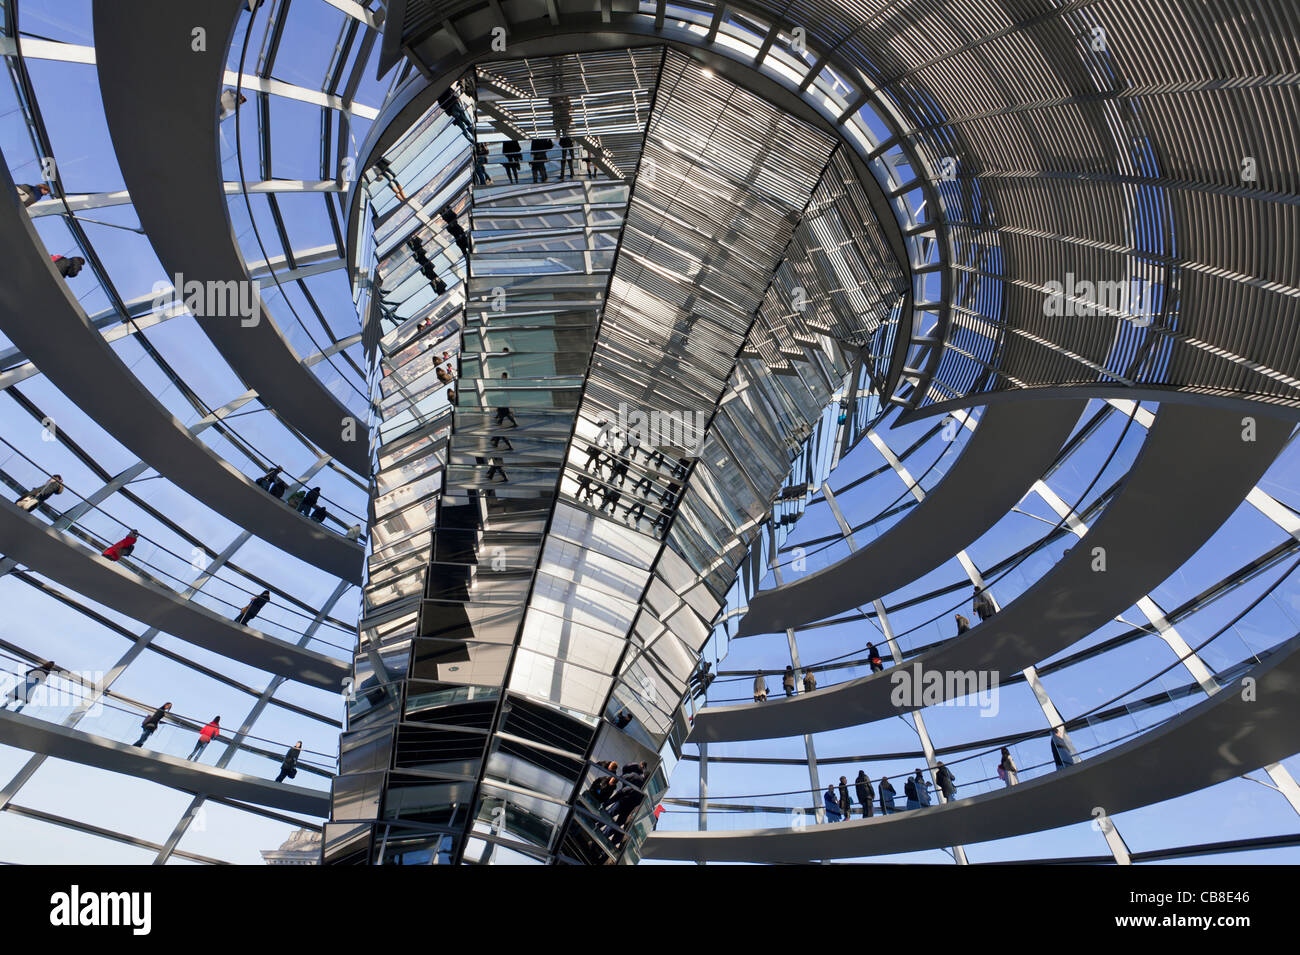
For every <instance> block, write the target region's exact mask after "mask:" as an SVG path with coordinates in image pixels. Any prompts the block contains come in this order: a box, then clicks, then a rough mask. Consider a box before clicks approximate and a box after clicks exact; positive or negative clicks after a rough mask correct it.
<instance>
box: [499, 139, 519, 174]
mask: <svg viewBox="0 0 1300 955" xmlns="http://www.w3.org/2000/svg"><path fill="white" fill-rule="evenodd" d="M522 155H523V150H521V149H520V148H519V143H518V142H516V141H515V140H513V139H507V140H506V141H505V142H504V143H502V144H501V165H503V166H505V167H506V178H507V179H509V180H510V181H511V182H512V183H515V184H516V185H518V183H519V165H520V162H519V160H520V157H521V156H522Z"/></svg>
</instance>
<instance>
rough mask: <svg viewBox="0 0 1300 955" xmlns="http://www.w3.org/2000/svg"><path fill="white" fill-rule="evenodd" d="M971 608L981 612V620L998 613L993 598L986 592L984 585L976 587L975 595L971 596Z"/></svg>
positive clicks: (978, 612)
mask: <svg viewBox="0 0 1300 955" xmlns="http://www.w3.org/2000/svg"><path fill="white" fill-rule="evenodd" d="M971 609H973V610H974V611H975V612H976V613H977V614H979V618H980V620H987V619H988V618H989V617H991V616H993V615H994V614H995V613H997V610H996V609H995V608H994V606H993V598H992V597H990V596H989V595H988V594H986V593H985V592H984V588H983V587H976V588H975V595H974V597H972V598H971Z"/></svg>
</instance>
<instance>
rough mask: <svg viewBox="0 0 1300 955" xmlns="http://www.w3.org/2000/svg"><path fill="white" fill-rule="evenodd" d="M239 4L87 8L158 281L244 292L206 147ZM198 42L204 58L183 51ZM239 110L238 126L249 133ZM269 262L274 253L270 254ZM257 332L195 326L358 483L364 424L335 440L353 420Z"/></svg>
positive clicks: (365, 454) (265, 318)
mask: <svg viewBox="0 0 1300 955" xmlns="http://www.w3.org/2000/svg"><path fill="white" fill-rule="evenodd" d="M242 9H246V6H245V4H244V2H243V0H186V2H184V3H176V2H174V0H96V3H95V5H94V22H95V56H96V69H97V70H98V72H99V86H100V93H101V95H102V97H103V100H104V114H105V117H106V118H107V121H108V131H109V134H110V135H111V137H112V140H113V148H114V152H115V154H116V156H117V162H118V165H119V166H120V167H121V169H122V178H123V181H124V182H125V183H126V187H127V191H128V192H129V193H130V194H131V197H132V201H133V204H134V206H135V211H136V215H138V216H139V218H140V224H141V226H143V227H144V230H145V232H146V234H147V235H148V237H149V241H150V242H151V243H152V244H153V247H154V251H155V252H157V254H158V259H159V261H160V262H162V264H163V268H164V269H165V270H166V272H167V274H168V275H169V276H175V275H178V274H179V275H181V276H183V277H184V280H185V282H187V283H188V282H190V281H194V280H197V281H200V282H214V283H223V284H226V285H227V287H229V288H246V287H247V283H248V282H249V275H248V270H247V269H246V267H245V265H244V262H243V259H242V258H241V257H240V252H239V247H238V245H237V244H236V242H235V237H234V235H233V233H232V231H231V224H230V214H229V211H228V208H227V203H226V194H225V188H224V177H223V176H222V173H221V165H220V150H219V148H218V142H217V113H218V99H219V97H220V95H221V91H222V89H223V85H222V79H223V75H224V73H225V69H226V63H225V58H226V52H227V49H228V48H229V46H230V41H231V34H232V33H233V32H234V28H235V24H236V23H237V22H238V18H239V12H240V10H242ZM198 27H202V28H204V29H205V30H206V31H207V49H206V51H199V52H196V51H194V50H193V49H192V48H191V41H190V39H189V38H190V37H191V36H192V31H193V30H195V29H196V28H198ZM252 105H253V104H252V102H251V100H250V102H249V104H247V107H246V108H248V112H247V113H246V114H245V115H244V118H243V121H244V122H245V123H250V122H255V117H256V111H255V110H253V109H252V108H251V107H252ZM272 251H274V250H272ZM257 309H258V321H257V324H256V325H252V326H245V325H244V324H243V322H242V321H241V319H240V318H238V317H221V316H213V317H207V318H202V317H198V316H196V321H197V322H198V324H199V327H200V328H202V329H203V332H204V333H205V334H206V335H207V336H208V338H209V339H211V340H212V344H213V345H215V346H216V348H217V350H218V351H220V352H221V354H222V356H223V357H224V358H225V359H226V361H227V362H229V364H230V367H231V368H232V369H233V370H234V372H235V374H237V375H238V376H239V377H240V379H241V380H242V381H243V382H244V383H245V384H246V385H247V386H248V387H249V388H252V389H253V390H254V391H256V392H257V393H258V395H259V396H260V397H261V400H262V403H263V404H264V405H266V406H267V407H269V408H273V409H274V410H275V412H276V413H277V414H278V415H280V417H281V418H283V419H284V420H285V421H287V422H288V423H290V424H292V425H293V426H294V427H295V428H297V429H298V430H299V431H301V432H302V433H303V434H304V435H306V436H307V437H308V438H309V439H311V440H312V441H313V442H315V444H316V445H317V446H319V447H320V448H321V450H322V451H324V452H325V453H326V454H329V455H330V456H331V457H333V458H334V459H335V460H336V461H338V462H339V463H340V464H342V465H344V466H345V467H347V468H350V469H351V470H352V471H354V472H355V473H357V474H359V475H363V476H364V475H366V474H368V473H369V447H368V440H367V430H366V429H367V425H366V422H365V421H361V420H358V421H356V423H355V426H354V428H353V429H352V430H353V432H354V433H355V436H356V437H355V439H354V440H345V439H344V421H345V419H349V418H353V417H354V415H353V414H352V412H350V411H348V410H347V408H345V407H344V406H343V404H341V403H340V402H339V400H338V399H337V398H336V397H335V396H334V395H333V394H332V393H330V391H329V390H328V389H327V388H326V387H325V385H324V383H323V382H322V381H321V380H320V379H319V378H318V377H316V375H315V374H313V373H312V371H311V370H310V369H309V368H308V367H307V366H306V365H304V364H303V363H302V361H300V360H299V358H298V356H297V355H295V354H294V351H293V348H292V346H290V345H289V343H288V342H287V341H285V339H284V337H283V336H282V335H281V333H280V330H279V328H278V327H277V325H276V323H275V320H274V319H273V318H272V317H271V314H270V313H269V312H268V311H267V310H266V308H265V307H263V306H262V304H261V302H260V301H259V302H258V303H257Z"/></svg>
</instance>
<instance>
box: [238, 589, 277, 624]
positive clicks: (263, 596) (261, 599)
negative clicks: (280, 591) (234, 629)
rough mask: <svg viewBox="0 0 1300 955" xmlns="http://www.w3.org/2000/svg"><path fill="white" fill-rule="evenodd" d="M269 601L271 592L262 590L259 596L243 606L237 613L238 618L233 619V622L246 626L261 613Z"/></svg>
mask: <svg viewBox="0 0 1300 955" xmlns="http://www.w3.org/2000/svg"><path fill="white" fill-rule="evenodd" d="M270 599H271V591H269V590H263V591H262V592H261V593H260V594H258V595H257V596H256V597H254V598H253V599H252V600H250V601H249V602H248V603H247V604H245V605H244V608H243V609H242V610H240V611H239V616H238V617H236V618H235V622H236V623H242V624H244V625H245V626H247V625H248V624H249V623H250V622H251V621H252V619H253V618H254V617H256V616H257V615H258V614H259V613H261V612H262V608H263V607H265V606H266V603H267V601H268V600H270Z"/></svg>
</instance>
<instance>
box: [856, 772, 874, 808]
mask: <svg viewBox="0 0 1300 955" xmlns="http://www.w3.org/2000/svg"><path fill="white" fill-rule="evenodd" d="M853 788H854V789H856V790H857V791H858V805H859V806H861V807H862V818H863V819H869V818H871V807H872V805H873V804H874V803H875V801H876V793H875V790H874V789H872V788H871V777H870V776H868V775H867V774H866V771H865V770H861V769H859V770H858V778H857V779H855V780H853Z"/></svg>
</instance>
